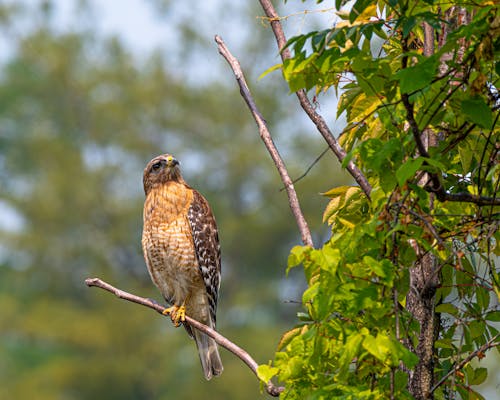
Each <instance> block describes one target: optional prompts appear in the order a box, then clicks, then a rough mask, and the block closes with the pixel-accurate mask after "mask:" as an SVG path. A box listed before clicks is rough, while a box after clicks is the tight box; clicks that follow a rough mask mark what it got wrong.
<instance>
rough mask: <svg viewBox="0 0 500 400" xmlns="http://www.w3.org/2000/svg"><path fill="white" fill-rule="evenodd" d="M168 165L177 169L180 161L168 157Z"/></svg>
mask: <svg viewBox="0 0 500 400" xmlns="http://www.w3.org/2000/svg"><path fill="white" fill-rule="evenodd" d="M167 165H168V166H169V167H175V166H176V165H179V161H177V159H176V158H175V157H173V156H168V157H167Z"/></svg>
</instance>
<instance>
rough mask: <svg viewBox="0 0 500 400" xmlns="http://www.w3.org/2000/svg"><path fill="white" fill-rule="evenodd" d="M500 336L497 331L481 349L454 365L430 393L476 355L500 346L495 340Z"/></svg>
mask: <svg viewBox="0 0 500 400" xmlns="http://www.w3.org/2000/svg"><path fill="white" fill-rule="evenodd" d="M499 337H500V334H499V333H497V334H496V335H495V336H493V337H492V338H491V339H490V340H488V341H487V342H486V343H485V344H483V345H482V346H481V347H480V348H479V349H477V350H475V351H473V352H472V353H470V354H469V355H468V356H467V357H465V358H464V359H463V360H462V361H460V362H459V363H458V364H455V365H453V367H452V368H451V369H450V370H449V371H448V372H447V373H446V374H445V375H444V376H443V377H442V378H441V379H440V380H439V382H438V383H436V384H435V385H434V386H433V387H432V389H431V392H430V393H434V391H435V390H436V389H437V388H438V387H439V386H441V385H442V384H443V383H445V382H446V380H447V379H448V378H449V377H450V375H452V374H454V373H455V372H457V371H459V370H460V369H462V368H463V367H464V365H466V364H467V363H468V362H469V361H471V360H472V359H473V358H474V357H477V356H478V355H479V354H482V353H484V352H485V351H486V350H489V349H491V348H492V347H497V346H500V342H495V340H497V339H498V338H499Z"/></svg>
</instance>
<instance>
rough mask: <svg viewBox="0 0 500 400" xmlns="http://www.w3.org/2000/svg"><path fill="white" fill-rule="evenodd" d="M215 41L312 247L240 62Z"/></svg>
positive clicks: (300, 226)
mask: <svg viewBox="0 0 500 400" xmlns="http://www.w3.org/2000/svg"><path fill="white" fill-rule="evenodd" d="M215 42H216V43H217V47H218V49H219V53H220V54H221V55H222V56H223V57H224V58H225V59H226V61H227V62H228V63H229V65H230V66H231V69H232V70H233V73H234V76H235V78H236V81H237V82H238V85H239V87H240V93H241V95H242V97H243V99H244V100H245V102H246V103H247V106H248V108H249V109H250V112H251V113H252V116H253V117H254V119H255V122H256V123H257V126H258V127H259V134H260V137H261V139H262V141H263V142H264V144H265V146H266V148H267V150H268V152H269V154H270V155H271V157H272V159H273V161H274V164H275V165H276V168H277V169H278V172H279V174H280V176H281V180H282V181H283V184H284V185H285V189H286V193H287V195H288V202H289V203H290V208H291V209H292V213H293V215H294V216H295V220H296V221H297V225H298V227H299V230H300V234H301V236H302V243H304V244H305V245H307V246H311V247H313V240H312V236H311V232H310V231H309V227H308V225H307V221H306V219H305V218H304V214H303V213H302V210H301V208H300V203H299V199H298V197H297V193H296V192H295V188H294V186H293V182H292V180H291V179H290V176H289V175H288V171H287V169H286V166H285V163H284V162H283V159H282V158H281V156H280V154H279V152H278V149H277V148H276V145H275V144H274V142H273V138H272V137H271V134H270V133H269V129H268V128H267V123H266V121H265V119H264V117H263V116H262V114H261V113H260V111H259V109H258V108H257V105H256V104H255V101H254V99H253V97H252V94H251V93H250V89H249V88H248V85H247V82H246V80H245V75H244V74H243V71H242V69H241V66H240V63H239V62H238V60H237V59H236V58H235V57H234V56H233V55H232V54H231V52H230V51H229V49H228V48H227V46H226V44H225V43H224V41H223V40H222V38H221V37H220V36H218V35H216V36H215Z"/></svg>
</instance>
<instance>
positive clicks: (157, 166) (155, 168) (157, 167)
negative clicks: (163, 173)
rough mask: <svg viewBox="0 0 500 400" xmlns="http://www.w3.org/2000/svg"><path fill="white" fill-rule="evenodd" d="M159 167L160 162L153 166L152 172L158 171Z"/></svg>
mask: <svg viewBox="0 0 500 400" xmlns="http://www.w3.org/2000/svg"><path fill="white" fill-rule="evenodd" d="M160 167H161V162H160V161H158V162H157V163H154V164H153V171H158V170H159V169H160Z"/></svg>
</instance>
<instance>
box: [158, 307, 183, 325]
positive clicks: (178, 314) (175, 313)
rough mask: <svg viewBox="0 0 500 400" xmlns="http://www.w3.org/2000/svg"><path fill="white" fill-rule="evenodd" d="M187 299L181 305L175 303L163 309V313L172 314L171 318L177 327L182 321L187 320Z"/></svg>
mask: <svg viewBox="0 0 500 400" xmlns="http://www.w3.org/2000/svg"><path fill="white" fill-rule="evenodd" d="M185 304H186V301H184V302H183V303H182V305H181V306H178V305H177V304H174V305H173V306H172V307H169V308H166V309H165V310H164V311H163V313H162V314H163V315H170V319H171V320H172V322H173V323H174V326H175V327H178V326H179V325H180V324H181V323H182V322H184V321H185V320H186V306H185Z"/></svg>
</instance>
